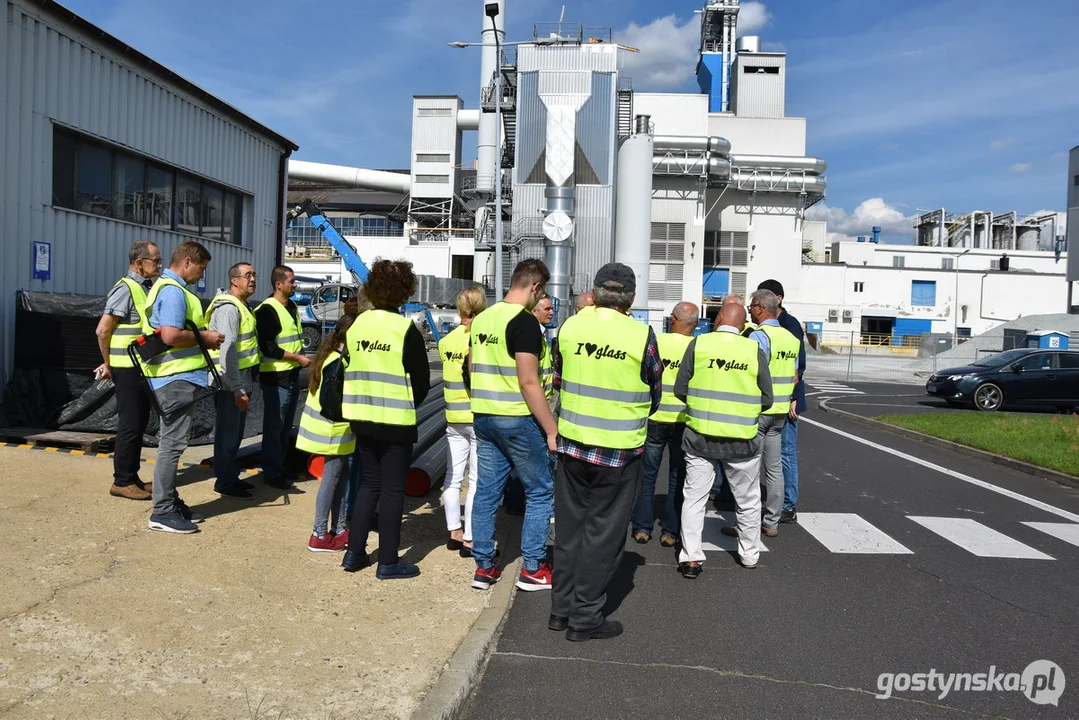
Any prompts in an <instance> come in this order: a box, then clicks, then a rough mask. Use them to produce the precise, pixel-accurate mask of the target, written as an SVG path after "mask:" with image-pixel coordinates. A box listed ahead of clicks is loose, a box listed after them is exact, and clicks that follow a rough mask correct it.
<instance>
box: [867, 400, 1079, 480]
mask: <svg viewBox="0 0 1079 720" xmlns="http://www.w3.org/2000/svg"><path fill="white" fill-rule="evenodd" d="M874 419H875V420H880V421H882V422H886V423H891V424H892V425H898V426H900V427H904V428H908V429H910V430H916V431H918V432H921V433H925V434H926V435H933V436H935V437H939V438H943V439H945V440H951V441H952V442H955V443H959V444H961V445H968V446H970V447H973V448H978V449H979V450H988V451H989V452H993V453H997V454H998V455H1005V456H1007V457H1010V458H1015V459H1016V460H1022V461H1023V462H1028V463H1031V464H1033V465H1038V466H1039V467H1044V468H1049V469H1051V470H1059V471H1060V472H1064V473H1068V474H1069V475H1076V476H1079V415H1024V414H1019V413H992V414H990V413H924V414H919V415H882V416H880V417H877V418H874Z"/></svg>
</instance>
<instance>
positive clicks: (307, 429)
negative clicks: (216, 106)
mask: <svg viewBox="0 0 1079 720" xmlns="http://www.w3.org/2000/svg"><path fill="white" fill-rule="evenodd" d="M340 357H341V355H340V354H338V353H336V352H332V353H330V354H329V355H327V356H326V360H325V361H323V363H322V369H323V370H325V369H326V366H327V365H329V364H330V363H332V362H333V361H334V360H338V359H340ZM321 390H322V384H321V383H320V384H319V387H318V388H317V389H316V390H315V391H314V392H308V393H307V403H306V404H305V405H304V407H303V415H302V416H300V427H299V429H298V430H297V431H296V447H297V448H298V449H300V450H303V451H304V452H309V453H314V454H316V455H351V454H352V453H353V451H354V450H355V449H356V436H355V435H353V434H352V426H351V425H349V424H348V423H347V422H332V421H330V420H327V419H326V418H324V417H322V405H321V404H319V399H318V397H319V393H320V392H321Z"/></svg>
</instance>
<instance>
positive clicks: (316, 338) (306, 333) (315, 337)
mask: <svg viewBox="0 0 1079 720" xmlns="http://www.w3.org/2000/svg"><path fill="white" fill-rule="evenodd" d="M320 342H322V333H321V332H319V329H318V328H316V327H311V326H310V325H309V326H307V327H305V328H304V329H303V351H304V352H305V353H313V352H315V351H316V350H318V345H319V343H320Z"/></svg>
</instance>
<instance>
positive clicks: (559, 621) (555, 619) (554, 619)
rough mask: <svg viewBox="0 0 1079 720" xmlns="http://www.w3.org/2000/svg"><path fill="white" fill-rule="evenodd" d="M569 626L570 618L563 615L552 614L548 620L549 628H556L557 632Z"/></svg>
mask: <svg viewBox="0 0 1079 720" xmlns="http://www.w3.org/2000/svg"><path fill="white" fill-rule="evenodd" d="M568 627H569V618H568V617H562V616H561V615H554V614H552V615H551V619H550V620H548V621H547V629H548V630H554V631H555V632H562V631H563V630H565V629H566V628H568Z"/></svg>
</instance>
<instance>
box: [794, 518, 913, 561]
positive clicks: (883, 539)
mask: <svg viewBox="0 0 1079 720" xmlns="http://www.w3.org/2000/svg"><path fill="white" fill-rule="evenodd" d="M798 524H799V525H800V526H802V527H803V528H805V530H806V532H808V533H809V534H810V535H812V536H813V537H814V538H816V540H817V541H818V542H819V543H820V544H821V545H823V546H824V547H826V548H828V549H829V550H830V551H832V552H834V553H850V554H859V555H913V554H914V551H913V550H909V549H907V548H905V547H903V546H902V545H901V544H899V543H898V542H896V541H895V540H893V539H892V538H891V537H890V536H888V535H887V534H885V533H884V532H882V531H880V530H878V529H877V528H876V527H874V526H873V525H870V524H869V523H868V522H867V521H866V520H864V519H863V518H862V517H860V516H858V515H855V514H854V513H806V512H803V513H798Z"/></svg>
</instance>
